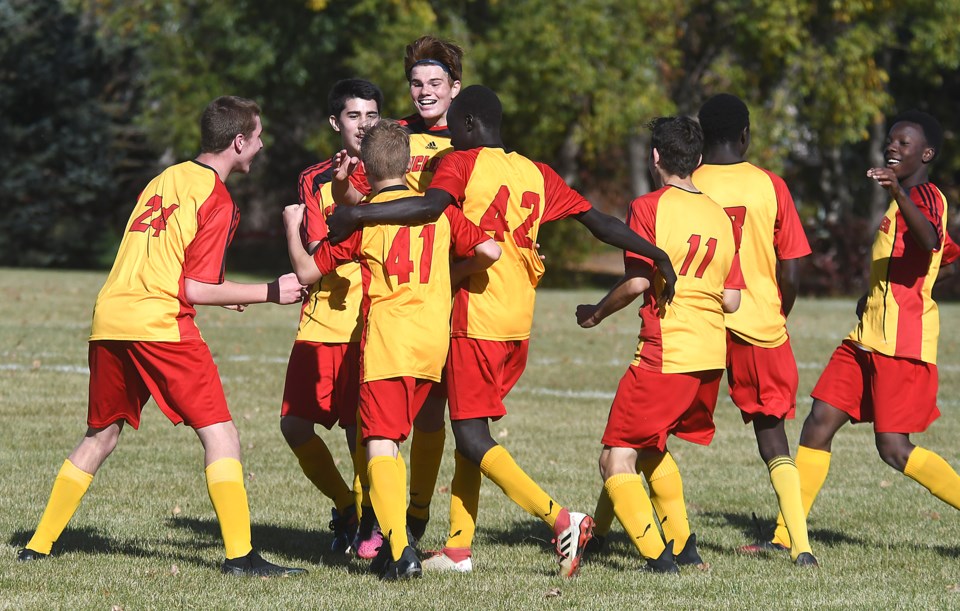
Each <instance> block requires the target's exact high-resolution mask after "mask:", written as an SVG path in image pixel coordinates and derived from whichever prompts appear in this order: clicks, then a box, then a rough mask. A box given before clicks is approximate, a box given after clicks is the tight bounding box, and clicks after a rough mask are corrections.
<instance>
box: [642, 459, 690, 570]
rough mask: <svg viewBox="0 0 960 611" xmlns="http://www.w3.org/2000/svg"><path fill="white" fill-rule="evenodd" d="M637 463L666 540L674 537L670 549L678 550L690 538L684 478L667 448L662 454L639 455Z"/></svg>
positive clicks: (671, 539)
mask: <svg viewBox="0 0 960 611" xmlns="http://www.w3.org/2000/svg"><path fill="white" fill-rule="evenodd" d="M637 467H638V468H639V469H640V470H641V471H642V472H643V476H644V478H646V480H647V484H648V485H649V486H650V501H651V502H652V503H653V508H654V509H655V510H656V512H657V517H658V518H660V527H661V528H662V529H663V538H664V540H665V541H673V551H674V553H677V554H679V553H680V551H681V550H682V549H683V547H684V546H685V545H686V544H687V539H689V538H690V520H689V518H688V517H687V505H686V502H685V501H684V498H683V480H682V479H681V477H680V468H679V467H677V463H676V462H675V461H674V460H673V456H672V455H671V454H670V452H666V453H664V454H663V455H659V456H657V455H654V456H641V457H639V458H638V459H637Z"/></svg>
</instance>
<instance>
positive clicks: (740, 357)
mask: <svg viewBox="0 0 960 611" xmlns="http://www.w3.org/2000/svg"><path fill="white" fill-rule="evenodd" d="M727 384H728V385H729V387H730V398H731V399H733V403H734V405H736V406H737V407H738V408H740V416H741V417H742V418H743V421H744V422H745V423H747V422H750V421H752V420H753V419H754V418H755V417H757V416H760V415H765V416H773V417H774V418H780V419H791V418H793V416H794V412H796V408H797V386H799V384H800V375H799V374H798V373H797V361H796V360H795V359H794V358H793V349H792V348H791V347H790V340H789V339H788V340H787V341H786V342H784V343H783V344H781V345H779V346H777V347H776V348H762V347H760V346H754V345H753V344H751V343H749V342H747V341H744V340H743V339H741V338H739V337H737V336H736V335H734V334H733V333H731V332H729V331H727Z"/></svg>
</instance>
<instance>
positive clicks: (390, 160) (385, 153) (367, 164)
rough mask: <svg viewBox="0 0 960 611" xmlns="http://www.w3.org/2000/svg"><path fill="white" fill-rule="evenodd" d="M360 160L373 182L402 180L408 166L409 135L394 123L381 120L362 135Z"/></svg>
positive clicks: (404, 129)
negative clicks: (392, 179)
mask: <svg viewBox="0 0 960 611" xmlns="http://www.w3.org/2000/svg"><path fill="white" fill-rule="evenodd" d="M360 158H361V159H362V160H363V167H364V170H366V172H367V175H368V176H370V177H371V178H373V179H375V180H386V179H389V178H403V176H404V174H406V173H407V167H408V166H409V165H410V135H409V134H408V133H407V130H406V128H404V127H403V126H402V125H400V124H399V123H397V122H396V121H391V120H390V119H381V120H380V122H379V123H377V124H376V125H374V126H373V127H371V128H370V129H369V130H367V133H366V135H364V137H363V142H362V143H361V144H360Z"/></svg>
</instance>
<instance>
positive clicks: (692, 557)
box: [673, 533, 703, 566]
mask: <svg viewBox="0 0 960 611" xmlns="http://www.w3.org/2000/svg"><path fill="white" fill-rule="evenodd" d="M673 559H674V561H676V563H677V565H678V566H697V565H700V564H703V558H701V557H700V552H699V551H697V535H695V534H693V533H691V534H690V536H689V537H688V538H687V544H686V545H684V546H683V549H682V550H680V553H679V554H677V555H676V556H674V557H673Z"/></svg>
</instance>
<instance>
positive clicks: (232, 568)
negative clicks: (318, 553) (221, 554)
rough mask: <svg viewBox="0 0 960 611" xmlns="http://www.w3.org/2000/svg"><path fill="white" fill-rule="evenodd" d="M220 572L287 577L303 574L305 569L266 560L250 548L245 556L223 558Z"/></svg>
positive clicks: (249, 575)
mask: <svg viewBox="0 0 960 611" xmlns="http://www.w3.org/2000/svg"><path fill="white" fill-rule="evenodd" d="M220 572H221V573H223V574H225V575H238V576H247V577H287V576H289V575H304V574H306V572H307V570H306V569H296V568H291V567H286V566H280V565H277V564H273V563H272V562H267V561H266V560H264V559H263V558H262V557H261V556H260V554H258V553H257V552H256V551H253V550H251V551H250V553H249V554H247V555H246V556H241V557H239V558H232V559H228V560H224V561H223V565H222V566H221V567H220Z"/></svg>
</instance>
